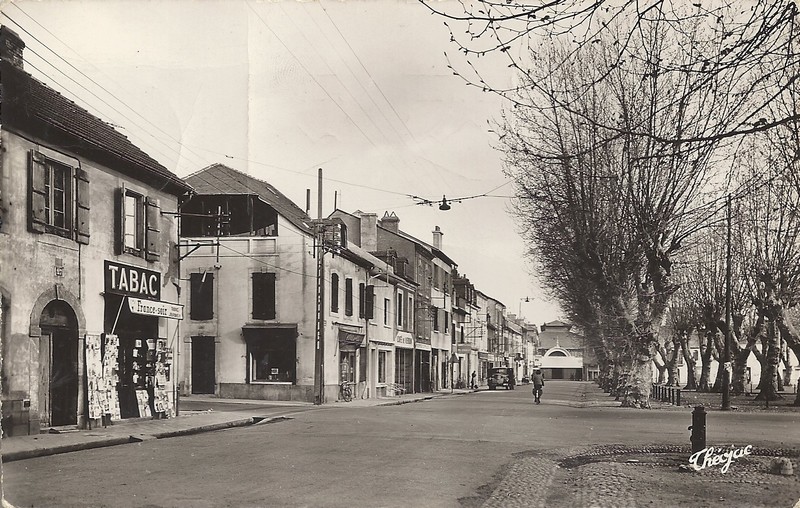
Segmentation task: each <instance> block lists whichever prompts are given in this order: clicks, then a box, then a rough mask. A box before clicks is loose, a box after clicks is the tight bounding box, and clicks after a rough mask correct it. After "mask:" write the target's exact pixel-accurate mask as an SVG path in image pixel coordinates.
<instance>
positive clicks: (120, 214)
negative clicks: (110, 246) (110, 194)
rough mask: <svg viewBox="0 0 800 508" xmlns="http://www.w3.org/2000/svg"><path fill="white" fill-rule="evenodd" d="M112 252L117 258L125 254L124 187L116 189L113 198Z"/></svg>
mask: <svg viewBox="0 0 800 508" xmlns="http://www.w3.org/2000/svg"><path fill="white" fill-rule="evenodd" d="M114 200H115V202H116V203H115V207H114V208H115V209H116V213H115V214H114V252H115V253H116V254H117V255H118V256H119V255H120V254H122V253H123V252H125V186H124V185H123V186H122V187H120V188H118V189H117V191H116V195H115V196H114Z"/></svg>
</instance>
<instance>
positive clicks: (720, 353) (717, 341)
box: [711, 331, 725, 393]
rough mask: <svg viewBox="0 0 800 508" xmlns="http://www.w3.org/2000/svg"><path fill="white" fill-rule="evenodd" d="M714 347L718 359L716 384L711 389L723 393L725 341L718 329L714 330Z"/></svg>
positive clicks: (715, 356) (715, 357)
mask: <svg viewBox="0 0 800 508" xmlns="http://www.w3.org/2000/svg"><path fill="white" fill-rule="evenodd" d="M714 347H715V349H714V351H715V353H716V354H713V357H714V359H715V360H716V361H717V373H716V375H715V377H714V386H713V387H711V391H712V392H713V393H722V376H723V374H724V373H725V369H723V368H722V364H723V363H725V342H724V340H722V339H721V338H720V336H719V334H718V333H717V332H716V331H715V332H714Z"/></svg>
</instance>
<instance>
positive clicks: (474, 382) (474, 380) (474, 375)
mask: <svg viewBox="0 0 800 508" xmlns="http://www.w3.org/2000/svg"><path fill="white" fill-rule="evenodd" d="M469 387H470V388H472V389H473V390H477V389H478V374H477V373H476V372H475V371H474V370H473V371H472V381H470V385H469Z"/></svg>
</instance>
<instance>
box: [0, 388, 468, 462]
mask: <svg viewBox="0 0 800 508" xmlns="http://www.w3.org/2000/svg"><path fill="white" fill-rule="evenodd" d="M472 391H474V390H454V391H453V394H454V395H461V394H465V393H471V392H472ZM450 393H451V392H450V390H447V391H440V392H434V393H414V394H406V395H400V396H397V397H391V398H377V399H354V400H353V401H352V402H338V401H333V402H330V403H328V404H325V405H322V406H315V405H313V404H311V403H308V402H292V401H267V400H242V399H220V398H217V397H208V396H196V395H194V396H192V397H191V402H192V405H195V406H196V405H197V404H202V402H203V401H207V402H208V403H210V404H220V405H231V406H232V407H236V410H228V411H217V410H194V409H179V413H180V414H179V416H177V417H174V418H168V419H165V420H150V419H141V418H136V419H131V420H118V421H115V422H114V423H113V425H110V426H108V427H100V428H95V429H91V430H77V429H75V430H72V429H70V430H61V429H59V430H55V431H51V433H44V434H38V435H31V436H19V437H10V438H5V439H2V440H1V441H0V455H2V460H3V462H12V461H15V460H24V459H30V458H34V457H43V456H46V455H56V454H59V453H68V452H74V451H79V450H88V449H92V448H103V447H108V446H116V445H122V444H127V443H137V442H141V441H147V440H151V439H165V438H170V437H177V436H185V435H189V434H199V433H202V432H211V431H214V430H221V429H228V428H232V427H244V426H246V425H253V424H256V423H269V422H272V421H280V420H283V419H286V418H288V417H290V416H291V414H293V413H296V412H297V411H296V410H295V409H293V408H298V409H299V408H302V410H304V411H308V410H335V409H345V408H356V407H359V408H361V407H373V406H392V405H398V404H408V403H411V402H419V401H423V400H430V399H432V398H434V397H441V396H445V395H450ZM248 406H254V407H252V408H249V407H248ZM269 406H280V407H276V408H275V409H273V410H265V407H269ZM287 406H288V407H287Z"/></svg>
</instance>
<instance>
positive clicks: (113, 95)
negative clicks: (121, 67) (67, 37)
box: [0, 3, 205, 163]
mask: <svg viewBox="0 0 800 508" xmlns="http://www.w3.org/2000/svg"><path fill="white" fill-rule="evenodd" d="M11 5H13V6H14V7H16V8H17V9H19V11H20V12H22V13H23V14H24V15H25V16H27V17H28V18H30V19H31V20H32V21H33V22H34V23H36V24H37V25H38V26H39V27H41V28H42V29H43V30H45V31H46V32H47V33H48V34H50V35H51V36H52V37H53V38H54V39H56V40H57V41H59V42H60V43H61V44H62V45H64V46H65V47H66V48H68V49H69V50H70V51H72V52H73V53H75V54H76V55H78V56H80V54H79V53H78V52H77V51H75V50H74V49H72V47H70V46H69V45H67V44H66V43H65V42H63V41H62V40H61V39H60V38H58V37H57V36H55V34H53V33H52V32H51V31H50V30H48V29H47V28H46V27H45V26H44V25H42V24H41V23H39V22H38V21H37V20H36V19H34V18H33V17H32V16H30V15H29V14H28V13H27V12H25V11H24V10H23V9H22V8H21V7H20V6H19V5H17V4H16V3H12V4H11ZM0 14H2V15H3V16H4V17H5V18H6V19H8V20H9V21H11V22H12V23H14V25H16V26H17V27H18V28H19V29H20V30H22V31H23V32H25V33H26V34H27V35H28V36H29V37H31V38H32V39H33V40H35V41H36V42H37V43H39V44H41V45H42V46H43V47H44V48H45V49H47V50H48V51H49V52H50V53H52V54H53V55H54V56H55V57H56V58H58V59H59V60H61V61H62V62H64V63H65V64H67V65H68V66H69V67H70V68H72V69H73V70H75V71H76V72H77V73H78V74H80V75H81V76H83V77H84V78H86V79H87V80H89V81H90V82H91V83H93V84H94V85H95V86H97V87H98V88H99V89H101V90H102V91H103V92H105V93H107V94H108V95H109V96H111V97H113V98H114V99H115V100H116V101H117V102H119V103H120V104H121V105H123V106H125V107H126V108H127V109H128V110H130V111H132V112H133V113H134V114H135V115H136V116H138V117H139V118H141V119H142V120H144V121H145V122H146V123H147V124H148V125H150V126H152V127H153V128H155V129H156V130H158V131H159V132H161V133H162V134H164V135H165V136H167V137H168V138H170V139H171V140H172V141H174V142H176V143H178V144H179V145H181V146H185V145H183V143H181V141H180V140H178V139H176V138H175V137H173V136H171V135H170V134H169V133H168V132H166V131H165V130H163V129H162V128H161V127H159V126H158V125H156V124H155V123H153V122H151V121H150V120H148V119H147V118H146V117H144V116H143V115H142V114H141V113H139V112H138V111H137V110H136V108H133V107H131V106H129V105H128V104H127V103H126V102H125V101H123V100H122V99H120V98H119V97H117V96H116V95H115V94H114V93H112V92H111V91H109V90H108V89H107V88H106V87H104V86H103V85H101V84H100V83H98V82H97V81H96V80H94V79H93V78H92V77H90V76H89V75H87V74H86V73H84V72H83V71H82V70H80V69H78V68H77V67H75V65H73V64H72V63H71V62H69V61H68V60H67V59H65V58H64V57H62V56H61V55H60V54H59V53H58V52H56V51H55V50H54V49H52V48H51V47H50V46H49V45H48V44H47V43H45V42H43V41H42V40H41V39H39V38H38V37H36V36H35V35H33V34H32V33H31V32H30V31H29V30H28V29H26V28H25V27H24V26H22V25H21V24H20V23H19V22H17V21H16V20H15V19H14V18H12V17H11V16H9V15H8V13H6V12H1V13H0ZM26 48H27V49H28V51H30V52H32V53H33V54H35V55H36V56H37V57H39V58H40V59H42V61H44V62H46V63H47V64H48V65H50V66H51V67H52V68H53V69H55V70H57V71H58V72H60V73H61V74H62V75H64V76H65V77H67V78H68V79H69V80H71V81H72V82H74V83H75V84H76V85H78V86H80V87H81V88H83V89H84V90H86V91H87V92H89V93H90V94H91V95H92V96H93V97H95V98H97V99H98V100H100V101H101V102H102V103H103V104H105V105H106V106H108V107H109V108H111V109H112V110H113V111H115V112H116V113H118V114H119V115H121V116H122V117H123V118H125V119H126V120H128V121H129V122H131V123H132V124H133V125H135V126H136V127H138V128H139V129H141V130H142V131H143V132H145V133H148V134H149V131H148V129H143V128H142V127H141V126H140V125H139V124H137V123H136V122H134V121H133V120H131V119H130V118H129V117H128V116H127V115H125V114H124V113H122V112H121V111H119V110H118V109H116V108H115V107H114V106H112V105H111V104H109V103H108V102H107V101H106V100H104V99H103V98H101V97H99V96H98V95H97V94H95V93H94V92H93V91H91V90H89V89H88V88H87V87H86V86H84V85H83V84H81V83H79V82H78V81H76V80H75V79H74V78H72V77H71V76H69V75H68V74H67V73H65V72H64V71H62V70H61V69H59V68H58V67H56V66H55V65H54V64H53V63H52V62H51V61H50V60H48V59H47V58H44V57H43V56H42V55H40V54H39V53H37V52H36V51H35V50H33V49H32V48H30V46H27V47H26ZM81 58H82V57H81ZM84 60H85V59H84ZM31 66H32V67H34V68H35V69H37V70H38V71H39V72H40V73H42V74H43V75H45V76H47V74H45V73H43V72H42V71H41V70H40V69H38V68H36V67H35V66H33V65H31ZM47 77H50V76H47ZM51 79H52V78H51ZM59 86H61V87H62V88H63V89H64V90H67V91H70V90H69V89H68V88H66V87H64V86H63V85H61V84H59ZM70 93H73V94H74V92H72V91H70ZM150 137H151V138H153V139H154V140H156V141H160V142H161V143H162V144H164V146H166V147H167V148H168V149H170V150H172V151H174V152H176V153H177V155H178V156H182V153H181V152H180V151H179V150H177V149H175V148H173V147H172V146H171V145H169V143H167V142H165V141H164V140H163V139H161V138H158V137H156V136H153V135H150ZM186 148H188V147H186ZM189 151H190V152H192V151H191V150H189ZM192 153H193V154H194V155H195V156H197V157H199V158H200V159H201V160H203V161H204V163H205V159H204V158H203V157H202V156H200V155H199V154H197V153H196V152H192ZM162 155H163V152H162Z"/></svg>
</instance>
